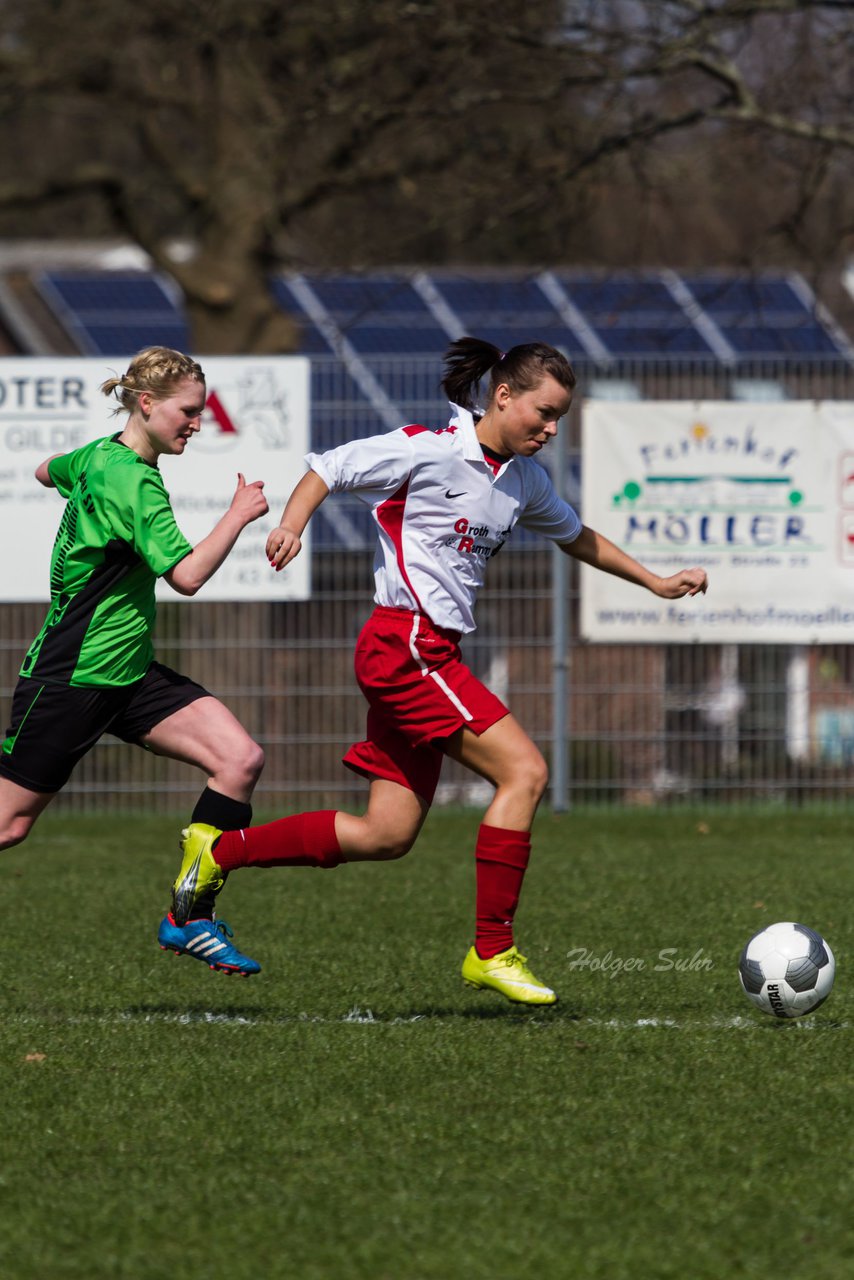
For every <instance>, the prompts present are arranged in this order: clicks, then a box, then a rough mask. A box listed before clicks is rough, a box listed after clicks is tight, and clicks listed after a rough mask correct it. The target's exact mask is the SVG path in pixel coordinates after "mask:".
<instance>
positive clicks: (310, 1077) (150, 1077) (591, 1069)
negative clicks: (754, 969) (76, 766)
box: [0, 809, 854, 1280]
mask: <svg viewBox="0 0 854 1280" xmlns="http://www.w3.org/2000/svg"><path fill="white" fill-rule="evenodd" d="M477 822H478V815H477V814H474V813H472V814H469V813H460V812H456V813H453V814H447V813H443V812H437V813H435V814H434V815H432V816H431V818H430V820H429V822H428V825H427V827H426V828H425V831H424V833H423V835H422V837H421V839H420V841H419V844H418V845H417V846H416V849H415V851H414V852H413V853H411V854H410V855H409V856H408V857H407V858H406V859H404V860H402V861H400V862H397V863H394V864H389V865H386V866H381V865H375V866H361V867H358V866H356V867H342V868H339V869H337V870H335V871H333V872H323V871H314V870H309V869H297V870H291V871H287V870H281V869H278V870H271V871H244V872H238V873H236V874H235V875H234V876H233V877H232V878H231V880H230V882H229V884H228V886H227V888H226V890H225V893H224V894H223V899H222V903H221V914H222V915H223V916H224V917H225V918H227V919H229V920H230V922H231V923H232V925H233V926H234V927H235V934H236V937H235V940H236V942H237V943H238V944H239V945H240V946H241V947H242V948H243V949H245V950H246V951H247V952H248V953H249V954H251V955H254V956H255V957H256V958H257V959H258V960H259V961H260V962H261V964H262V965H263V969H264V971H263V973H262V974H261V975H260V976H259V977H257V978H253V979H249V980H247V979H238V978H231V977H226V976H225V975H222V974H217V973H212V972H211V971H210V970H208V969H207V968H206V967H205V966H204V965H202V964H200V963H198V962H196V961H194V960H191V959H188V958H181V959H178V958H176V957H175V956H173V955H171V954H166V953H163V952H161V951H160V950H159V949H158V947H157V945H156V942H155V939H154V933H155V931H156V927H157V923H158V920H159V914H160V913H161V912H162V910H163V909H164V908H165V905H166V902H167V899H168V892H167V890H168V884H169V881H170V879H171V876H172V874H173V873H174V868H175V866H176V857H175V855H174V852H173V850H174V847H175V839H176V835H177V824H176V825H174V826H173V825H172V824H171V823H169V822H168V821H165V820H164V819H162V818H157V819H155V818H140V819H135V820H128V819H127V818H126V817H121V818H112V819H110V818H106V817H103V818H102V817H98V818H92V819H82V818H77V817H68V816H63V815H61V814H59V813H53V814H51V813H48V814H47V815H46V816H45V817H44V818H43V819H42V820H41V822H40V823H39V825H38V826H37V827H36V829H35V831H34V833H33V835H32V837H31V838H30V840H29V841H28V843H27V844H25V845H23V846H20V847H19V848H17V849H13V850H10V851H9V852H7V853H5V854H4V855H3V861H2V863H0V888H2V895H3V904H4V913H3V990H2V996H0V1009H2V1012H0V1073H1V1075H0V1079H2V1099H3V1115H2V1138H0V1276H2V1277H3V1280H54V1277H56V1278H59V1277H81V1278H83V1277H85V1278H86V1280H100V1278H101V1277H104V1278H107V1277H110V1278H115V1277H127V1278H128V1280H161V1278H162V1280H195V1278H196V1277H199V1278H200V1280H201V1278H202V1277H205V1280H225V1278H226V1277H229V1278H230V1280H350V1278H351V1277H352V1278H354V1280H355V1278H359V1280H362V1278H364V1280H480V1278H481V1277H482V1278H483V1280H528V1277H530V1278H531V1280H564V1277H566V1278H567V1280H569V1278H572V1280H576V1278H579V1280H580V1278H585V1277H595V1278H596V1280H600V1278H601V1280H658V1278H659V1277H661V1278H664V1277H668V1278H669V1277H673V1278H674V1280H675V1278H677V1277H678V1278H679V1280H705V1278H708V1280H729V1278H730V1277H741V1276H744V1277H751V1278H760V1280H764V1278H765V1277H768V1280H771V1278H772V1277H774V1278H775V1280H776V1277H781V1276H782V1277H793V1276H796V1275H801V1274H808V1275H809V1276H810V1277H811V1280H822V1278H828V1280H829V1278H834V1280H835V1278H836V1277H839V1278H840V1280H842V1278H843V1277H845V1278H846V1280H848V1278H849V1277H850V1276H851V1275H852V1274H854V1230H852V1214H851V1203H852V1191H854V1186H852V1174H851V1169H852V1164H851V1145H852V1144H851V1134H852V1119H854V1105H853V1104H852V1097H853V1096H854V1095H853V1094H852V1074H854V1067H852V1023H854V1014H852V984H851V982H850V980H849V973H848V956H849V955H850V954H851V951H852V942H853V941H854V937H852V930H854V922H852V912H851V902H852V896H854V894H852V890H854V870H852V858H851V843H852V821H851V818H850V817H848V816H846V814H845V813H844V812H842V811H837V812H835V813H832V812H829V811H825V812H821V811H820V810H814V811H809V810H807V809H799V810H792V811H785V810H780V809H777V810H772V809H767V810H758V809H754V810H750V809H743V810H735V809H733V810H724V809H720V810H716V809H710V810H708V811H703V812H701V811H699V810H694V809H692V810H671V811H662V812H659V811H635V812H612V813H609V812H604V811H601V810H599V811H583V810H579V811H577V812H574V813H571V814H569V815H566V816H562V817H553V816H551V815H549V814H543V815H541V816H540V818H539V819H538V822H537V827H536V829H535V859H534V861H533V862H532V866H531V870H530V872H529V876H528V880H527V883H526V886H525V892H524V896H523V900H522V905H521V907H520V911H519V916H518V920H517V940H518V941H519V943H520V945H521V946H522V949H523V950H525V951H526V952H527V954H528V955H529V957H530V959H531V962H532V966H533V967H534V970H535V972H537V973H538V974H539V975H540V976H541V977H542V978H544V979H545V980H546V981H548V982H550V983H551V984H552V985H554V986H555V987H556V988H557V989H558V990H559V992H560V995H561V1003H560V1005H559V1006H558V1007H557V1008H556V1009H554V1010H547V1011H540V1012H526V1011H524V1010H519V1009H516V1008H514V1007H512V1006H511V1005H509V1004H507V1003H506V1002H504V1001H503V1000H502V999H501V997H499V996H496V995H488V994H483V993H479V992H474V991H470V990H468V989H467V988H465V987H463V985H462V984H461V982H460V980H459V977H458V972H459V966H460V963H461V961H462V958H463V955H464V953H465V950H466V948H467V946H468V945H469V942H470V940H471V916H472V902H473V887H474V871H473V858H472V854H471V848H472V844H473V838H474V833H475V830H476V827H477ZM786 919H798V920H802V921H803V922H804V923H806V924H810V925H812V926H813V927H815V928H817V929H819V930H820V931H821V932H823V933H824V934H825V935H826V936H827V938H828V940H829V941H830V943H831V945H832V946H833V948H834V950H835V952H836V957H837V979H836V987H835V990H834V992H833V994H832V996H831V997H830V999H829V1000H828V1002H827V1003H826V1004H825V1005H824V1006H823V1007H822V1008H821V1009H820V1010H819V1011H818V1012H817V1013H816V1014H814V1015H812V1016H811V1017H808V1018H805V1019H802V1020H799V1021H796V1022H793V1023H778V1022H777V1021H776V1020H774V1019H771V1018H768V1017H765V1016H764V1015H762V1014H760V1013H757V1012H754V1011H753V1009H752V1007H751V1006H750V1005H749V1004H748V1002H747V1001H746V999H745V998H744V996H743V995H742V993H741V991H740V988H739V985H738V980H737V977H736V970H735V966H736V961H737V958H738V954H739V951H740V949H741V946H742V945H743V943H744V942H745V941H746V939H747V938H748V937H749V936H750V934H752V933H753V932H755V931H756V930H757V929H758V928H760V927H761V925H762V924H763V923H770V922H772V921H774V920H786ZM662 953H664V954H663V955H662Z"/></svg>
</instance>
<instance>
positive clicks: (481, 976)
mask: <svg viewBox="0 0 854 1280" xmlns="http://www.w3.org/2000/svg"><path fill="white" fill-rule="evenodd" d="M462 974H463V981H464V982H465V984H466V986H469V987H478V988H481V989H487V990H490V991H500V992H501V994H502V995H503V996H506V997H507V999H508V1000H512V1001H513V1002H514V1003H515V1004H557V996H556V995H555V993H554V992H553V991H552V989H551V987H547V986H546V985H545V983H544V982H540V980H539V978H535V977H534V975H533V974H532V973H531V970H530V969H529V968H528V961H527V960H526V958H525V957H524V956H523V955H521V954H520V952H518V951H517V950H516V948H515V947H509V948H508V949H507V950H506V951H501V952H499V953H498V955H497V956H492V957H491V958H490V959H489V960H481V958H480V956H479V955H478V954H477V951H476V950H475V949H474V947H472V948H471V950H470V951H469V953H468V955H467V956H466V958H465V960H464V961H463V969H462Z"/></svg>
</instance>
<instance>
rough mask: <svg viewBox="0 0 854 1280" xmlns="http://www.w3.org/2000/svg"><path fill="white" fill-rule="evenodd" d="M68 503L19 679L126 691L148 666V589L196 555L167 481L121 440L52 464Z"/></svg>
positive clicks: (151, 612) (152, 609) (151, 606)
mask: <svg viewBox="0 0 854 1280" xmlns="http://www.w3.org/2000/svg"><path fill="white" fill-rule="evenodd" d="M48 471H49V472H50V478H51V480H52V481H53V483H54V484H55V485H56V487H57V489H58V490H59V492H60V493H61V494H62V496H63V497H64V498H67V500H68V501H67V504H66V507H65V513H64V515H63V517H62V521H61V522H60V526H59V531H58V533H57V535H56V542H55V543H54V547H53V554H52V556H51V562H50V595H51V603H50V608H49V610H48V614H47V617H46V618H45V621H44V625H43V627H42V629H41V631H40V632H39V634H38V635H37V636H36V638H35V640H34V641H33V643H32V645H31V646H30V650H29V652H28V654H27V656H26V658H25V659H24V663H23V666H22V667H21V675H22V676H29V677H31V678H32V679H35V680H43V681H45V682H51V683H61V684H70V685H128V684H132V683H133V682H134V681H135V680H139V679H140V678H141V677H142V676H144V675H145V672H146V671H147V670H148V666H149V664H150V662H151V660H152V657H153V653H154V651H153V646H152V642H151V633H152V629H153V627H154V618H155V614H156V604H155V600H154V583H155V580H156V579H157V578H159V577H160V576H161V575H162V574H164V573H167V572H168V570H169V569H171V568H172V567H173V566H174V565H176V564H177V563H178V561H179V560H182V559H183V558H184V556H185V555H187V554H188V553H189V552H190V551H192V546H191V545H190V543H189V542H188V541H187V539H186V538H185V537H184V535H183V534H182V533H181V531H180V529H179V528H178V526H177V524H176V523H175V517H174V515H173V513H172V507H171V504H170V502H169V495H168V493H167V492H166V487H165V485H164V484H163V477H162V476H161V474H160V472H159V471H158V469H157V467H156V466H153V465H152V464H151V463H148V462H145V461H144V460H143V459H142V458H141V457H140V456H139V454H137V453H134V451H133V450H132V449H129V448H127V446H126V445H123V444H120V443H119V441H118V437H117V436H110V437H107V438H106V439H104V440H96V441H94V442H93V443H92V444H87V445H84V446H83V448H82V449H76V450H75V451H74V452H73V453H66V454H63V455H62V456H61V457H58V458H54V459H53V461H52V462H50V464H49V466H48Z"/></svg>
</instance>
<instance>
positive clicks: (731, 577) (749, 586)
mask: <svg viewBox="0 0 854 1280" xmlns="http://www.w3.org/2000/svg"><path fill="white" fill-rule="evenodd" d="M582 447H583V457H582V473H583V490H582V492H583V515H584V521H585V523H586V524H588V525H591V526H592V527H593V528H594V529H596V530H597V531H598V532H599V533H603V534H604V535H605V536H606V537H608V538H610V539H611V541H612V542H616V543H617V544H618V545H619V546H620V547H622V548H623V550H625V551H628V552H629V553H630V554H631V555H632V556H634V557H635V559H637V560H640V561H641V563H642V564H644V565H646V566H647V567H648V568H650V569H652V570H653V571H654V572H655V573H657V574H660V575H661V576H662V577H665V576H668V575H669V574H672V573H675V572H677V570H679V569H680V568H688V567H690V566H692V565H702V566H703V567H704V568H705V569H706V570H707V572H708V575H709V590H708V593H707V594H706V595H705V596H697V597H694V598H689V597H686V598H684V599H682V600H662V599H660V598H658V597H656V596H654V595H652V594H651V593H649V592H647V591H644V590H643V589H642V588H638V587H636V586H633V585H631V584H629V583H626V582H623V581H621V580H620V579H617V578H613V577H611V576H610V575H608V574H604V573H601V572H599V571H598V570H595V569H592V568H590V567H589V566H587V565H582V577H581V630H582V635H583V636H584V637H585V638H586V639H588V640H594V641H616V642H620V641H631V642H633V643H636V642H638V641H644V640H647V641H650V642H656V643H659V642H671V641H677V642H679V641H694V642H697V641H699V642H704V643H709V644H719V643H749V642H760V641H761V642H762V643H766V644H822V643H824V644H837V643H845V642H848V643H850V642H852V641H854V404H852V403H840V402H821V403H816V402H812V401H810V402H801V403H772V404H747V403H744V404H741V403H733V402H730V401H726V402H688V401H684V402H683V401H663V402H659V403H620V402H616V401H608V402H605V401H591V402H588V403H587V404H586V405H585V407H584V418H583V446H582Z"/></svg>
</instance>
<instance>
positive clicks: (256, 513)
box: [231, 471, 270, 525]
mask: <svg viewBox="0 0 854 1280" xmlns="http://www.w3.org/2000/svg"><path fill="white" fill-rule="evenodd" d="M231 509H232V511H236V512H237V513H238V515H239V516H240V517H241V519H242V520H243V523H244V525H247V524H251V523H252V521H253V520H258V519H260V517H261V516H265V515H266V514H267V512H268V511H269V509H270V508H269V507H268V506H267V499H266V498H265V497H264V481H263V480H253V481H252V483H251V484H247V483H246V477H245V476H244V475H243V474H242V473H241V472H240V471H238V473H237V488H236V489H235V491H234V497H233V498H232V499H231Z"/></svg>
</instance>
